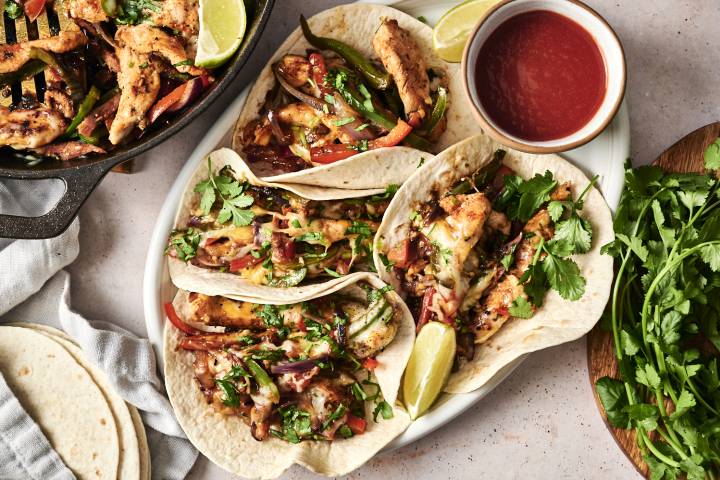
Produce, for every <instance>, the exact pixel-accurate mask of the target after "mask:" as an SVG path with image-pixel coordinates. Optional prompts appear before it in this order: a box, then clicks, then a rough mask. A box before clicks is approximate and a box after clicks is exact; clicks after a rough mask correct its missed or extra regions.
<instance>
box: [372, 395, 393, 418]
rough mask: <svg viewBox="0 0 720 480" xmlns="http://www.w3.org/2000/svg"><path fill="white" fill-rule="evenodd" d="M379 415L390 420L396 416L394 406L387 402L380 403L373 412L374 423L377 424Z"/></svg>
mask: <svg viewBox="0 0 720 480" xmlns="http://www.w3.org/2000/svg"><path fill="white" fill-rule="evenodd" d="M378 415H382V417H383V418H384V419H385V420H390V419H391V418H393V416H394V414H393V409H392V406H390V404H389V403H388V402H386V401H385V400H383V401H381V402H378V404H377V405H375V409H374V410H373V421H374V422H377V418H378Z"/></svg>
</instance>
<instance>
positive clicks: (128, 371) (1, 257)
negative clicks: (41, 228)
mask: <svg viewBox="0 0 720 480" xmlns="http://www.w3.org/2000/svg"><path fill="white" fill-rule="evenodd" d="M61 191H62V185H55V186H52V185H51V186H49V187H48V186H47V184H46V185H45V186H40V184H39V183H38V184H37V185H33V184H28V183H27V182H17V181H11V180H2V181H0V212H2V213H12V214H24V215H39V214H42V213H44V212H45V211H47V210H49V207H48V206H49V205H52V204H54V202H55V200H56V199H57V197H58V192H61ZM78 231H79V222H78V220H75V221H74V222H73V223H72V225H71V226H70V227H69V228H68V230H67V231H66V232H65V233H63V234H62V235H59V236H58V237H55V238H52V239H48V240H15V241H12V240H3V239H0V265H2V266H3V267H2V268H0V323H2V322H5V323H7V322H34V323H44V324H47V325H51V326H54V327H57V328H61V329H63V330H64V331H65V332H66V333H67V334H68V335H70V336H72V337H73V338H74V339H75V340H76V341H77V342H78V343H79V344H80V346H81V347H82V349H83V350H84V352H85V354H86V356H87V357H88V359H89V360H90V361H92V362H93V363H95V364H96V365H97V366H98V367H99V368H101V369H103V370H104V371H105V373H106V374H107V375H108V378H109V380H110V382H112V384H113V386H114V387H115V389H116V390H117V392H118V393H119V394H120V395H121V396H122V397H123V398H124V399H125V400H126V401H127V402H129V403H131V404H133V405H135V406H136V407H137V408H138V409H139V410H140V411H141V413H142V415H143V421H144V422H145V425H146V427H147V428H146V432H147V436H148V443H149V446H150V453H151V457H152V462H151V463H152V478H158V479H163V480H165V479H167V480H176V479H177V480H180V479H183V478H185V477H186V476H187V474H188V472H189V471H190V469H191V468H192V466H193V464H194V463H195V460H196V458H197V450H196V449H195V448H194V447H193V446H192V444H191V443H190V442H189V441H188V440H187V438H186V437H185V434H184V433H183V431H182V429H181V428H180V426H179V425H178V423H177V420H176V419H175V416H174V414H173V410H172V408H171V406H170V403H169V401H168V399H167V397H166V394H165V389H164V386H163V384H162V381H161V380H160V377H159V376H158V374H157V365H156V362H155V358H156V357H155V354H154V352H153V349H152V346H151V345H150V342H149V341H148V340H147V339H141V338H138V337H136V336H135V335H133V334H132V333H130V332H128V331H126V330H124V329H122V328H120V327H118V326H116V325H113V324H112V323H109V322H99V321H95V322H89V321H88V320H86V319H85V318H83V317H82V316H81V315H80V314H78V313H76V312H74V311H72V309H71V308H70V293H69V292H70V276H69V275H68V273H67V272H65V271H61V269H62V268H64V267H65V266H67V265H69V264H70V263H72V262H73V261H74V260H75V258H76V257H77V255H78V251H79V242H78ZM138 301H139V299H138ZM11 433H12V436H10V434H11ZM0 478H2V479H6V478H7V479H16V478H18V479H19V478H30V479H52V480H61V479H62V480H65V479H72V478H74V476H73V475H72V473H71V472H70V471H69V470H68V469H67V467H65V465H63V463H62V461H61V460H60V458H59V456H58V455H57V453H56V452H55V451H54V450H53V449H52V447H51V446H50V444H49V443H48V441H47V439H46V438H45V436H44V435H43V433H42V431H41V430H40V429H39V428H38V426H37V425H36V424H35V422H34V421H33V420H32V418H31V417H30V416H29V415H28V414H27V413H26V412H25V411H24V409H22V407H21V405H20V404H19V402H18V401H17V399H16V398H15V397H14V395H13V394H12V392H11V391H10V389H9V387H8V386H7V384H6V383H5V381H4V379H3V378H2V375H1V374H0Z"/></svg>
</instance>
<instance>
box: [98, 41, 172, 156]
mask: <svg viewBox="0 0 720 480" xmlns="http://www.w3.org/2000/svg"><path fill="white" fill-rule="evenodd" d="M121 28H122V27H121ZM117 56H118V61H119V63H120V71H119V72H118V86H119V87H120V102H119V103H118V109H117V113H116V114H115V119H114V120H113V122H112V125H110V135H109V139H110V143H112V144H113V145H117V144H118V143H120V142H121V141H122V139H123V138H125V136H126V135H127V134H128V133H130V132H131V131H132V129H133V128H135V126H136V125H137V126H139V127H140V128H145V122H146V120H145V113H147V111H148V110H149V109H150V107H151V106H152V105H153V103H155V99H156V98H157V95H158V92H159V91H160V71H159V69H158V67H157V65H155V64H154V63H153V62H151V60H150V56H149V55H146V54H142V53H138V52H136V51H135V50H132V49H131V48H129V47H126V46H123V45H121V46H120V48H118V50H117Z"/></svg>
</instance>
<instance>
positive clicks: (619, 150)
mask: <svg viewBox="0 0 720 480" xmlns="http://www.w3.org/2000/svg"><path fill="white" fill-rule="evenodd" d="M402 1H403V0H401V1H400V2H398V1H397V0H375V1H372V0H371V1H370V2H369V3H382V4H385V5H393V4H397V3H402ZM418 3H425V4H428V5H429V7H428V8H431V7H432V6H433V2H432V0H427V1H426V2H418V1H415V2H414V5H417V4H418ZM458 3H459V2H458ZM443 5H447V4H446V3H445V4H443ZM413 13H415V14H421V13H422V12H420V13H418V12H417V10H415V11H414V12H413ZM251 87H252V84H251V85H249V86H247V87H246V88H245V89H244V90H243V91H242V92H241V93H240V94H239V95H238V97H237V98H236V99H235V100H234V101H233V102H232V104H231V105H230V106H229V107H228V109H227V110H225V112H224V113H223V114H222V115H221V116H220V117H219V119H218V120H217V121H216V122H215V124H214V125H213V126H212V127H211V128H210V130H209V131H208V133H207V134H206V135H205V137H203V139H202V140H201V141H200V143H199V144H198V145H197V147H196V148H195V149H194V150H193V152H192V153H191V155H190V156H189V157H188V160H187V162H186V163H185V165H184V166H183V167H182V169H181V170H180V172H179V173H178V175H177V177H176V179H175V181H174V183H173V185H172V187H171V188H170V190H169V192H168V194H167V196H166V198H165V201H164V202H163V205H162V207H161V209H160V212H159V213H158V216H157V222H156V224H155V228H154V229H153V232H152V236H151V238H150V243H149V245H148V254H147V257H146V262H145V269H144V275H143V311H144V314H145V324H146V327H147V333H148V339H149V340H150V343H151V344H152V346H153V348H154V350H155V354H156V358H157V361H158V362H159V365H160V366H161V367H162V365H163V361H164V360H163V326H164V322H165V314H164V311H163V298H165V299H167V300H168V301H169V300H170V299H171V298H172V297H171V295H172V293H173V291H172V288H173V287H169V276H168V273H167V262H166V261H165V256H164V253H163V252H164V249H165V245H166V242H167V235H168V232H170V230H171V229H172V227H173V221H174V218H175V212H176V209H177V205H178V203H179V201H180V199H181V197H182V193H183V191H184V189H185V185H186V184H187V182H188V181H189V179H190V177H191V176H192V174H193V172H194V171H195V169H196V168H197V165H198V164H199V162H200V161H202V159H203V158H205V156H206V155H207V154H208V153H210V152H212V151H213V150H214V149H215V148H216V146H217V145H218V144H219V143H220V142H221V141H222V139H223V138H224V137H225V136H226V135H227V133H228V131H230V130H231V129H232V128H233V125H234V123H235V119H237V118H238V116H239V114H240V110H241V109H242V105H243V104H244V102H245V98H246V97H247V95H248V93H249V90H250V88H251ZM602 144H605V145H606V149H605V150H606V155H597V156H598V157H601V158H608V159H609V160H608V161H607V163H606V164H605V165H606V168H605V169H603V171H601V172H598V171H597V169H596V168H594V167H596V165H593V164H589V162H590V160H587V156H591V155H589V152H591V151H592V149H594V148H598V147H599V146H600V145H602ZM562 156H563V157H566V158H568V159H569V160H570V161H572V162H573V163H575V164H576V165H578V166H579V167H581V168H583V169H584V170H585V171H586V172H587V173H591V174H592V173H599V174H600V175H601V177H600V179H599V187H600V189H601V191H602V192H603V195H604V197H605V199H606V201H607V202H608V205H610V208H611V209H612V210H614V209H615V207H616V206H617V205H618V203H619V200H620V194H621V193H622V188H623V184H624V163H625V160H626V159H627V158H629V156H630V117H629V114H628V109H627V104H626V101H625V100H623V103H622V105H621V107H620V110H619V111H618V113H617V115H616V117H615V119H614V120H613V121H612V123H611V124H610V125H609V126H608V127H607V129H606V130H605V131H604V132H603V133H602V134H601V135H600V136H598V137H597V138H596V139H595V140H593V141H592V142H590V143H588V144H587V145H585V146H583V147H580V148H578V149H576V150H573V151H570V152H567V153H566V154H563V155H562ZM168 288H170V289H171V290H168ZM526 357H527V355H524V356H522V357H520V358H518V359H516V360H514V361H513V362H511V363H510V364H508V365H506V366H505V367H504V368H503V369H502V370H500V371H499V372H498V373H497V374H496V375H495V376H494V377H493V378H492V379H491V380H490V381H489V382H488V383H486V384H485V385H483V386H482V387H481V388H479V389H477V390H475V391H473V392H470V393H463V394H455V395H448V394H445V395H443V396H442V397H441V398H440V399H439V400H438V403H437V405H436V406H435V407H433V409H432V411H430V412H428V413H427V414H426V415H424V416H423V417H421V418H420V419H418V420H416V421H415V422H413V423H412V424H411V425H410V427H408V429H407V430H406V431H405V432H403V433H402V434H401V435H400V436H398V437H397V438H396V439H395V440H394V441H393V442H391V443H390V444H389V445H387V446H386V447H385V448H384V449H383V451H384V452H388V451H392V450H395V449H397V448H401V447H404V446H406V445H409V444H410V443H413V442H415V441H416V440H419V439H420V438H422V437H424V436H426V435H428V434H429V433H431V432H433V431H434V430H436V429H437V428H440V427H441V426H443V425H444V424H446V423H448V422H450V421H452V420H453V419H454V418H456V417H457V416H459V415H460V414H462V413H463V412H465V411H466V410H468V409H469V408H470V407H472V406H473V405H475V404H476V403H477V402H478V401H480V400H481V399H482V398H483V397H485V396H486V395H488V394H489V393H490V392H491V391H492V390H493V389H494V388H495V387H497V386H498V385H499V384H500V383H502V381H503V380H505V378H507V377H508V376H509V375H510V374H511V373H512V372H513V371H514V370H515V369H516V368H517V367H518V366H519V365H520V363H522V361H523V360H524V359H525V358H526ZM162 370H163V369H162V368H160V372H161V373H162Z"/></svg>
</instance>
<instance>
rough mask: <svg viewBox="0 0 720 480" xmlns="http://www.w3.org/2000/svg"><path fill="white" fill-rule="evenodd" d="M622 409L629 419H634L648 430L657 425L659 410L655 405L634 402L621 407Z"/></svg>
mask: <svg viewBox="0 0 720 480" xmlns="http://www.w3.org/2000/svg"><path fill="white" fill-rule="evenodd" d="M623 411H624V412H626V413H627V414H628V416H629V417H630V419H631V420H634V421H635V422H636V423H637V424H638V425H640V426H642V427H643V428H644V429H645V430H646V431H648V432H650V431H652V430H655V429H656V428H657V426H658V416H659V412H658V409H657V407H656V406H655V405H650V404H649V403H636V404H634V405H626V406H625V407H623Z"/></svg>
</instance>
